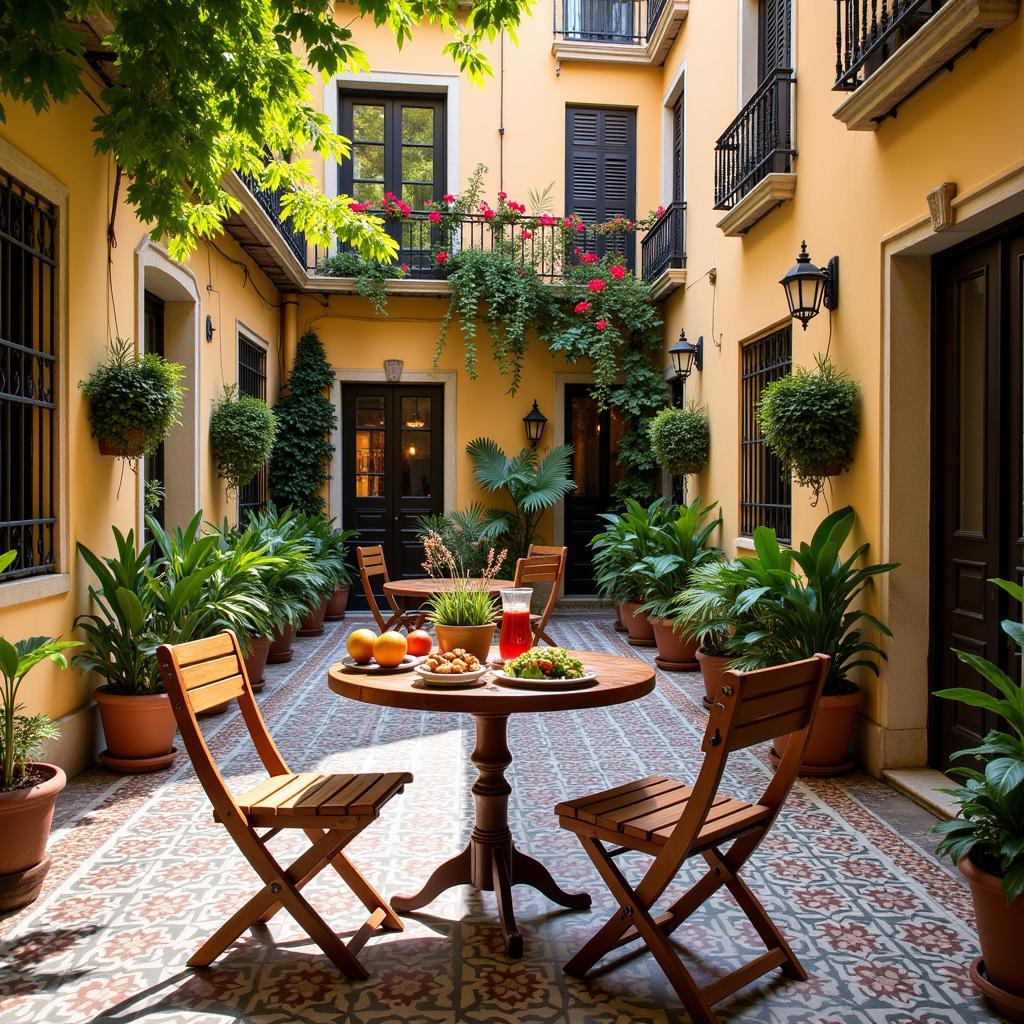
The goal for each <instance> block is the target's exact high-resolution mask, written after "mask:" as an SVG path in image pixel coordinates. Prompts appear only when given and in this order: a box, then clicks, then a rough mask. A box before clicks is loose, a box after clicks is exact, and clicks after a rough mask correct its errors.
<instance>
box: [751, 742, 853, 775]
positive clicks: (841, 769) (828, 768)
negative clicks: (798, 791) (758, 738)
mask: <svg viewBox="0 0 1024 1024" xmlns="http://www.w3.org/2000/svg"><path fill="white" fill-rule="evenodd" d="M768 757H769V758H770V759H771V762H772V766H773V767H774V768H778V767H779V762H780V761H781V760H782V758H780V757H779V755H778V754H777V753H775V748H774V747H772V748H771V749H770V750H769V751H768ZM856 767H857V762H856V761H854V760H853V758H852V757H851V758H850V759H849V760H847V761H843V762H842V764H802V765H800V770H799V771H798V772H797V774H798V775H800V776H802V777H803V778H805V779H827V778H830V777H831V776H833V775H846V774H847V772H852V771H853V769H854V768H856Z"/></svg>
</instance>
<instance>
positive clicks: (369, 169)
mask: <svg viewBox="0 0 1024 1024" xmlns="http://www.w3.org/2000/svg"><path fill="white" fill-rule="evenodd" d="M352 177H354V178H376V179H377V180H378V181H383V180H384V147H383V146H366V145H356V146H353V147H352Z"/></svg>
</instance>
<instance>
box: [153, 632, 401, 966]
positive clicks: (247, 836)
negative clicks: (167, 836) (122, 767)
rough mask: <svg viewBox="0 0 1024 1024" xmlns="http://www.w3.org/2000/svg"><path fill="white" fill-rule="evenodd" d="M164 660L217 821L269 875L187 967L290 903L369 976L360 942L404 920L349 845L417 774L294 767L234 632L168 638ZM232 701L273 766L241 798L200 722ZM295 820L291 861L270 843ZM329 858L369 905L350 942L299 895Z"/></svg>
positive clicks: (207, 959) (340, 962)
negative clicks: (295, 850) (299, 836)
mask: <svg viewBox="0 0 1024 1024" xmlns="http://www.w3.org/2000/svg"><path fill="white" fill-rule="evenodd" d="M157 661H158V663H159V666H160V678H161V680H162V681H163V684H164V688H165V689H166V690H167V693H168V694H169V695H170V698H171V706H172V707H173V709H174V717H175V718H176V719H177V722H178V729H179V730H180V732H181V738H182V741H183V742H184V744H185V749H186V750H187V751H188V755H189V757H190V758H191V760H192V766H193V767H194V768H195V772H196V775H197V776H198V777H199V781H200V783H201V784H202V786H203V789H204V790H206V795H207V796H208V797H209V798H210V803H212V804H213V813H214V820H216V821H219V822H221V823H222V824H223V825H224V827H225V828H226V829H227V830H228V833H229V834H230V835H231V838H232V839H233V840H234V841H235V845H236V846H237V847H238V849H239V850H241V852H242V855H243V856H244V857H245V859H246V860H247V861H248V862H249V864H250V865H251V866H252V868H253V870H254V871H255V872H256V874H258V875H259V876H260V878H261V879H262V880H263V883H264V885H263V888H262V889H260V891H259V892H257V893H256V895H254V896H253V897H252V898H251V899H250V900H249V901H248V902H247V903H246V904H245V905H244V906H243V907H241V908H240V909H239V910H238V911H236V912H235V914H234V915H233V916H232V917H230V918H229V919H228V920H227V921H226V922H225V923H224V924H223V925H222V926H221V928H220V929H219V930H218V931H217V932H216V933H215V934H214V935H213V936H212V937H211V938H209V939H207V940H206V942H205V943H204V944H203V945H202V946H201V947H200V948H199V949H198V950H197V951H196V952H195V953H194V954H193V955H192V956H191V958H190V959H189V961H188V963H189V966H190V967H208V966H209V965H210V964H212V963H213V961H214V960H216V959H217V957H218V956H220V954H221V953H223V952H224V950H226V949H227V948H228V946H230V945H231V944H232V943H233V942H234V941H235V940H236V939H237V938H238V937H239V936H240V935H241V934H242V932H243V931H245V929H246V928H248V927H249V926H250V925H252V924H254V923H256V922H257V921H269V920H270V919H271V918H272V917H273V916H274V914H276V913H277V912H278V911H279V910H280V909H281V908H282V907H284V908H286V909H287V910H288V912H289V913H290V914H291V915H292V917H293V918H295V920H296V921H297V922H298V924H299V925H301V926H302V927H303V928H304V929H305V931H306V934H307V935H309V937H310V938H311V939H312V940H313V941H314V942H315V943H316V944H317V945H318V946H319V947H320V948H321V949H322V950H323V951H324V953H325V954H326V955H327V957H328V958H329V959H330V960H331V961H332V962H333V963H334V964H335V966H336V967H337V968H338V970H340V971H341V972H342V974H344V975H345V976H346V977H348V978H366V977H368V973H367V971H366V968H365V967H363V965H362V964H361V963H360V962H359V960H358V959H357V955H358V953H359V950H360V949H362V947H363V945H364V944H365V943H366V940H367V939H368V938H369V937H370V936H371V935H372V934H373V932H374V931H376V929H377V928H381V927H383V928H387V929H392V930H395V931H401V930H402V922H401V920H400V919H399V918H398V917H397V915H396V914H395V912H394V911H393V910H392V909H391V907H390V906H388V904H387V902H386V901H385V900H384V898H383V897H382V896H381V895H380V894H379V893H378V892H377V891H376V890H375V889H374V888H373V886H372V885H370V883H369V882H368V881H367V880H366V879H365V878H363V876H362V875H361V874H360V873H359V871H358V869H357V868H356V867H355V865H353V863H352V862H351V861H350V860H349V859H348V857H347V856H346V854H345V853H344V852H343V851H344V848H345V847H346V846H348V844H349V843H350V842H351V841H352V840H353V839H354V838H355V837H356V836H357V835H359V833H360V832H362V831H363V829H364V828H366V826H367V825H369V824H370V823H371V822H373V821H374V820H376V818H377V816H378V815H379V814H380V811H381V808H382V807H383V806H384V805H385V804H386V803H387V802H388V801H389V800H390V799H391V798H392V797H393V796H395V795H396V794H397V793H401V792H402V789H403V787H404V786H405V785H406V783H408V782H412V776H411V775H410V774H409V773H408V772H388V773H386V774H378V773H363V774H359V775H322V774H320V773H319V772H302V773H300V774H295V773H293V772H289V771H288V768H287V766H286V765H285V763H284V760H283V758H282V757H281V754H280V752H279V751H278V749H277V747H276V745H275V744H274V741H273V740H272V739H271V737H270V734H269V733H268V732H267V727H266V724H265V723H264V721H263V716H262V715H261V714H260V710H259V707H258V706H257V705H256V700H255V698H254V697H253V693H252V686H251V685H250V683H249V677H248V675H247V674H246V671H245V662H244V660H243V658H242V652H241V649H240V648H239V646H238V641H237V639H236V638H235V636H234V634H232V633H231V632H229V631H225V632H223V633H220V634H218V635H217V636H212V637H210V638H209V639H205V640H193V641H191V642H190V643H185V644H178V645H177V646H175V647H170V646H168V645H166V644H164V645H162V646H161V647H159V648H157ZM231 700H237V701H238V704H239V707H240V709H241V712H242V718H243V719H244V721H245V724H246V726H247V727H248V729H249V735H250V736H251V737H252V741H253V744H254V745H255V747H256V751H257V753H258V754H259V756H260V760H261V761H262V762H263V764H264V766H265V767H266V769H267V771H268V772H269V773H270V778H268V779H266V780H264V781H263V782H260V783H259V784H257V785H256V786H254V787H253V788H252V789H250V790H248V791H247V792H245V793H243V794H241V795H240V796H238V797H235V796H233V795H232V793H231V791H230V790H229V789H228V787H227V785H226V784H225V782H224V779H223V777H222V776H221V774H220V771H219V770H218V768H217V765H216V763H215V762H214V760H213V755H212V754H211V753H210V749H209V747H207V745H206V741H205V740H204V739H203V734H202V733H201V732H200V730H199V725H198V723H197V721H196V715H197V714H198V713H200V712H202V711H203V710H204V709H205V708H208V707H211V706H213V705H215V704H220V703H222V702H224V701H231ZM293 828H301V829H302V830H303V831H304V832H305V833H306V835H307V836H308V837H309V839H310V840H311V841H312V846H310V848H309V849H308V850H306V851H305V852H304V853H303V854H302V855H301V856H300V857H299V858H298V859H297V860H296V861H295V862H294V863H293V864H292V865H291V866H290V867H285V866H283V865H282V864H281V863H279V861H278V860H277V858H276V857H275V856H274V855H273V854H272V853H271V852H270V850H269V848H268V846H267V843H268V841H269V840H271V839H272V838H273V837H274V836H276V835H277V834H278V833H279V832H281V831H283V830H284V829H293ZM260 830H266V831H262V832H261V831H260ZM328 864H329V865H331V866H332V867H333V868H334V870H335V871H337V873H338V874H339V875H340V876H341V878H342V879H343V880H344V882H345V883H346V884H347V885H348V887H349V888H350V889H351V890H352V892H353V893H354V894H355V895H356V896H357V897H358V899H359V900H360V901H361V902H362V904H363V905H364V906H365V907H366V909H367V910H369V911H370V916H369V917H368V918H367V919H366V922H365V923H364V924H363V925H362V927H360V928H359V929H358V931H356V933H355V935H354V936H353V937H352V938H351V939H350V940H349V942H348V943H344V942H342V941H341V939H340V938H339V937H338V936H337V935H335V933H334V932H333V931H332V930H331V929H330V928H329V927H328V925H327V923H326V922H325V921H324V920H323V918H322V917H320V915H319V914H318V913H317V912H316V911H315V910H314V909H313V907H312V906H311V905H310V904H309V903H308V902H307V900H306V899H305V897H304V896H303V895H302V893H301V889H302V888H303V886H305V885H306V883H307V882H309V881H310V880H311V879H312V878H313V877H314V876H316V875H317V874H319V872H320V871H321V870H323V869H324V868H325V867H327V865H328Z"/></svg>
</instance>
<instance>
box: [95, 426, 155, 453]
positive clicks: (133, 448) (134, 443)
mask: <svg viewBox="0 0 1024 1024" xmlns="http://www.w3.org/2000/svg"><path fill="white" fill-rule="evenodd" d="M124 436H125V440H124V443H120V442H118V441H114V440H111V439H110V438H106V437H99V438H97V439H96V440H97V442H98V443H99V446H100V455H111V456H113V457H114V458H117V459H138V458H140V457H141V456H142V455H144V454H145V451H146V436H145V434H144V433H143V432H142V431H141V430H139V429H138V428H137V427H132V428H131V429H130V430H126V431H125V432H124Z"/></svg>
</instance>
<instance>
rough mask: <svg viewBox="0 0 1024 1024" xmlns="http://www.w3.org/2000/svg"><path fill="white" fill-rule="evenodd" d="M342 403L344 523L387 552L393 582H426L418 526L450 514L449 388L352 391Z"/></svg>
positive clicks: (363, 541)
mask: <svg viewBox="0 0 1024 1024" xmlns="http://www.w3.org/2000/svg"><path fill="white" fill-rule="evenodd" d="M341 404H342V413H341V423H342V522H343V523H344V524H345V526H346V528H352V529H355V530H357V531H358V537H357V538H356V540H355V541H354V542H353V543H354V544H355V545H375V544H380V545H381V546H382V547H383V548H384V556H385V558H386V560H387V565H388V572H389V573H390V575H391V578H392V579H400V578H409V577H415V576H423V575H424V572H423V545H422V543H421V542H420V539H419V530H418V525H419V520H420V518H421V517H422V516H428V515H433V514H435V513H439V512H441V511H442V510H443V507H444V497H443V491H444V403H443V387H442V386H441V385H422V386H420V385H406V384H353V385H348V384H346V385H344V386H343V387H342V392H341ZM358 596H359V598H360V599H361V597H362V595H361V594H359V595H358ZM353 597H354V598H355V597H356V595H355V594H353ZM363 606H364V607H365V605H363ZM357 607H358V602H357Z"/></svg>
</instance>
